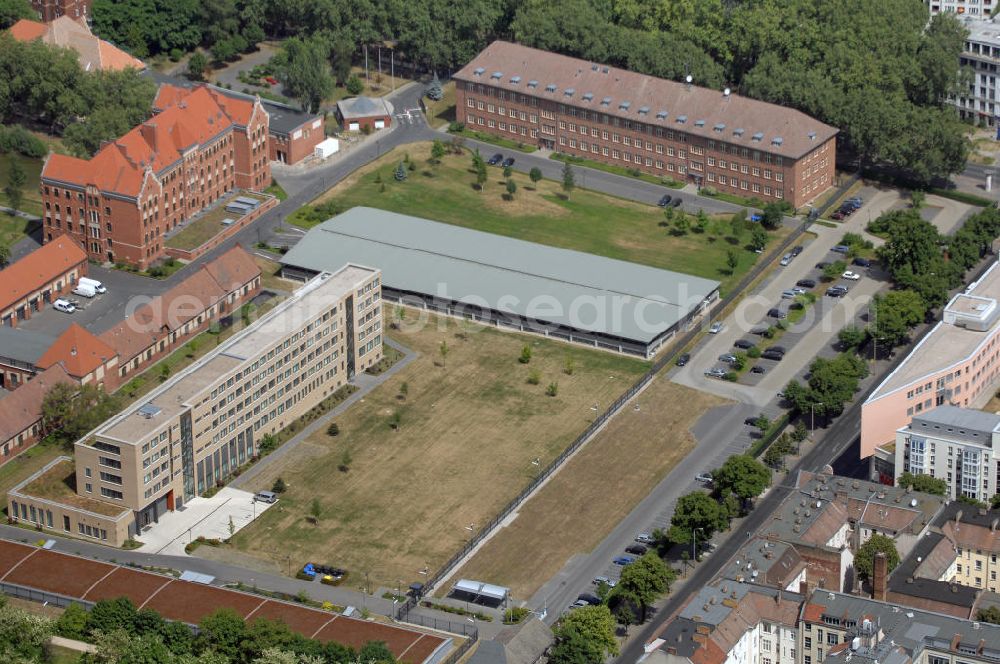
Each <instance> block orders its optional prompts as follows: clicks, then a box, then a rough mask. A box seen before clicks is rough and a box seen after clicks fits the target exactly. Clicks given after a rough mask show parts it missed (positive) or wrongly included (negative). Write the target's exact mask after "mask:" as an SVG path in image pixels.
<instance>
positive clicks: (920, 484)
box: [896, 472, 948, 496]
mask: <svg viewBox="0 0 1000 664" xmlns="http://www.w3.org/2000/svg"><path fill="white" fill-rule="evenodd" d="M896 484H897V485H899V486H902V487H913V490H914V491H923V492H924V493H932V494H934V495H935V496H944V495H947V493H948V483H947V482H946V481H945V480H944V478H942V477H931V476H930V475H924V474H921V473H918V474H916V475H913V474H911V473H910V472H905V473H903V474H902V475H900V476H899V479H898V480H896Z"/></svg>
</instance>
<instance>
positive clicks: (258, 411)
mask: <svg viewBox="0 0 1000 664" xmlns="http://www.w3.org/2000/svg"><path fill="white" fill-rule="evenodd" d="M381 322H382V319H381V273H380V272H379V271H378V270H374V269H371V268H366V267H360V266H356V265H347V266H345V267H343V268H341V269H340V270H339V271H337V272H335V273H332V274H331V273H323V274H321V275H319V276H318V277H316V278H315V279H313V280H312V281H310V282H309V283H307V284H306V285H305V286H303V287H302V288H301V289H299V290H298V291H297V292H296V293H295V294H294V295H293V296H292V297H291V298H290V299H289V300H286V301H285V302H282V303H281V304H280V305H278V306H277V307H276V308H275V309H274V310H272V311H271V312H269V313H268V314H267V315H266V316H265V317H263V318H261V319H260V320H259V321H257V322H256V323H254V324H253V325H251V326H250V327H248V328H246V329H245V330H243V331H242V332H240V333H238V334H236V335H234V336H233V337H231V338H230V339H229V340H227V341H226V342H225V343H223V344H222V345H221V346H219V347H218V348H216V349H214V350H213V351H212V352H211V353H209V354H208V355H206V356H204V357H203V358H202V359H200V360H198V361H197V362H196V363H194V364H192V365H191V366H190V367H188V368H187V369H185V370H184V371H183V372H181V373H179V374H177V375H176V376H174V377H173V378H171V379H170V380H168V381H167V382H165V383H164V384H163V385H161V386H160V387H159V388H157V389H156V390H154V391H153V392H152V393H150V394H149V395H148V397H146V398H145V399H144V400H143V401H141V402H139V403H136V404H135V405H133V406H131V407H130V408H128V409H126V410H125V411H123V412H122V413H121V414H119V415H117V416H116V417H114V418H112V419H111V420H108V421H107V422H105V423H104V424H103V425H101V426H100V427H99V428H97V429H96V430H94V431H92V432H91V433H89V434H88V435H87V436H85V437H84V438H83V439H81V440H79V441H77V443H76V445H75V457H76V459H75V461H76V466H75V472H74V476H75V493H74V494H72V495H71V496H65V495H63V494H64V492H62V487H64V485H65V483H64V482H62V481H56V479H58V478H56V479H54V478H53V476H58V475H65V474H66V473H67V470H68V468H67V465H66V464H65V463H63V464H57V465H55V466H53V467H52V468H48V469H46V470H45V471H44V472H43V473H40V474H37V475H36V476H34V477H32V478H29V480H27V481H26V482H24V483H22V484H21V485H19V486H18V487H17V488H16V489H14V490H13V491H11V492H10V494H9V495H8V498H9V501H10V514H11V515H12V518H17V519H19V520H21V521H26V522H34V523H36V524H37V525H40V526H41V527H43V528H50V529H55V530H62V531H65V532H70V533H73V534H75V535H79V534H82V535H83V536H85V537H93V538H96V539H99V540H102V541H106V542H107V543H109V544H113V545H121V544H122V543H123V542H124V541H125V539H127V538H128V537H132V536H136V535H138V534H139V533H141V531H142V530H143V529H145V528H147V527H150V526H151V525H152V524H154V523H155V522H156V521H157V520H158V518H159V516H160V515H162V514H163V513H164V512H165V511H168V510H175V509H177V508H178V507H180V506H182V505H183V504H185V503H186V502H188V501H190V500H191V499H193V498H194V497H195V496H198V495H200V494H203V493H204V492H205V491H207V490H208V489H211V488H212V487H214V486H217V485H219V484H221V483H223V482H224V481H225V480H226V479H227V478H228V477H229V476H230V475H231V474H232V473H233V471H234V470H236V469H237V468H238V467H240V466H242V465H243V464H245V463H247V462H248V461H249V460H251V459H252V458H253V457H254V456H255V455H256V454H257V450H258V445H259V443H260V439H261V437H262V436H264V435H265V434H273V433H276V432H277V431H279V430H281V429H283V428H284V427H286V426H287V425H288V424H290V423H291V422H292V421H294V420H295V419H296V418H298V417H300V416H301V415H303V414H304V413H305V412H306V411H308V410H309V409H310V408H312V407H313V406H315V405H316V404H317V403H319V402H321V401H322V400H323V399H324V398H326V397H328V396H329V395H330V394H332V393H333V392H334V391H336V390H337V389H338V388H339V387H341V386H342V385H344V384H345V383H346V382H348V381H349V380H350V379H351V378H352V377H353V376H354V374H355V372H358V371H364V370H365V369H367V368H368V367H370V366H372V365H373V364H374V363H376V362H377V361H378V360H379V359H380V358H381V356H382V325H381ZM50 475H51V476H50ZM63 479H65V478H63ZM53 486H57V487H59V491H57V492H53V490H52V489H51V487H53ZM102 512H103V514H102ZM53 514H55V518H53ZM53 524H55V525H53Z"/></svg>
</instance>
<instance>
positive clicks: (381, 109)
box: [337, 97, 392, 118]
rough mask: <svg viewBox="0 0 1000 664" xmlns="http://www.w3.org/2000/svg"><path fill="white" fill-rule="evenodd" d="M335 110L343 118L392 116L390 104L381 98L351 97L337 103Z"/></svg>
mask: <svg viewBox="0 0 1000 664" xmlns="http://www.w3.org/2000/svg"><path fill="white" fill-rule="evenodd" d="M337 110H339V111H340V114H341V115H342V116H343V117H345V118H370V117H372V116H376V115H392V104H390V103H389V102H387V101H386V100H385V99H383V98H381V97H377V98H375V99H373V98H371V97H351V98H350V99H341V100H340V101H338V102H337Z"/></svg>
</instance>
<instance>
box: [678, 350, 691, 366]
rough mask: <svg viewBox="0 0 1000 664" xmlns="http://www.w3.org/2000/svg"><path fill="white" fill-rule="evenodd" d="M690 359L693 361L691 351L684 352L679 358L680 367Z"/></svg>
mask: <svg viewBox="0 0 1000 664" xmlns="http://www.w3.org/2000/svg"><path fill="white" fill-rule="evenodd" d="M689 361H691V354H690V353H684V354H683V355H681V356H680V357H678V358H677V362H676V364H677V366H679V367H683V366H684V365H685V364H687V363H688V362H689Z"/></svg>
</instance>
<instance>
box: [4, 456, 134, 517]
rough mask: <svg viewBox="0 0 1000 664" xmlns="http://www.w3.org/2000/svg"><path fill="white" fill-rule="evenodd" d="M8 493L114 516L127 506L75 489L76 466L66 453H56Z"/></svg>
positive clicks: (123, 510)
mask: <svg viewBox="0 0 1000 664" xmlns="http://www.w3.org/2000/svg"><path fill="white" fill-rule="evenodd" d="M11 494H12V495H14V496H15V497H16V495H17V494H21V495H23V496H30V497H32V498H40V499H42V500H51V501H53V502H57V503H62V504H63V505H69V506H71V507H75V508H77V509H82V510H86V511H88V512H93V513H94V514H100V515H102V516H113V517H117V516H119V515H121V514H123V513H127V512H128V513H130V510H128V509H124V508H121V507H116V506H115V505H112V504H111V503H105V502H103V501H100V500H95V499H93V498H87V497H86V496H81V495H80V494H78V493H77V492H76V469H75V467H74V465H73V460H72V459H70V458H69V457H65V456H64V457H59V458H58V459H56V460H55V461H53V462H52V463H50V464H48V465H47V466H45V468H43V469H42V470H40V471H39V472H37V473H35V474H34V475H32V476H31V477H29V478H28V479H27V480H25V481H24V482H22V483H21V484H19V485H18V486H17V487H15V488H14V489H13V490H12V491H11Z"/></svg>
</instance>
